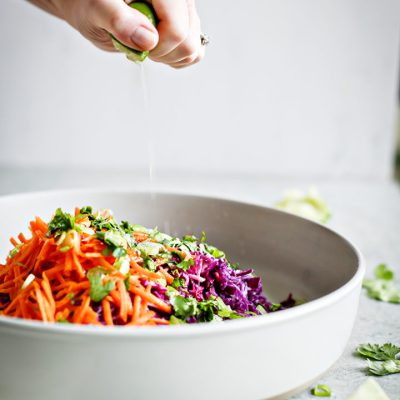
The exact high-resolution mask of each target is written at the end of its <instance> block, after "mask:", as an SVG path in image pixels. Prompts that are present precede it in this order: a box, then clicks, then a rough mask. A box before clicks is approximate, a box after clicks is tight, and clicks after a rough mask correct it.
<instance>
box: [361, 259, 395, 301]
mask: <svg viewBox="0 0 400 400" xmlns="http://www.w3.org/2000/svg"><path fill="white" fill-rule="evenodd" d="M375 277H376V279H364V281H363V288H364V289H367V294H368V296H369V297H370V298H371V299H375V300H380V301H385V302H387V303H397V304H400V288H399V287H398V285H397V284H396V283H395V282H394V273H393V271H392V270H391V269H389V268H388V267H387V266H386V265H385V264H379V265H378V266H377V267H376V268H375Z"/></svg>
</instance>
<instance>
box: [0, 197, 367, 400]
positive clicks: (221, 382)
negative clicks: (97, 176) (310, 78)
mask: <svg viewBox="0 0 400 400" xmlns="http://www.w3.org/2000/svg"><path fill="white" fill-rule="evenodd" d="M84 205H93V206H94V207H95V208H111V209H112V210H113V211H114V213H115V215H116V217H117V219H128V220H129V221H132V222H135V223H139V224H143V225H146V226H158V227H159V228H160V230H165V231H167V232H169V233H171V234H174V235H182V234H190V233H194V234H197V235H198V234H201V231H202V230H203V229H204V230H205V231H206V233H207V239H208V242H210V243H213V244H215V245H216V246H217V247H219V248H221V249H223V250H225V251H226V252H227V254H228V255H229V257H230V258H231V260H232V261H238V262H240V263H241V265H242V266H243V267H244V266H246V267H247V266H250V267H255V269H256V271H257V273H258V274H260V275H261V276H262V278H263V283H264V287H265V291H266V293H267V295H268V296H270V298H272V300H275V301H279V300H282V299H284V298H285V297H286V296H287V294H288V293H289V292H292V293H293V294H294V296H295V297H296V298H305V299H307V300H308V302H307V303H306V304H304V305H301V306H298V307H295V308H292V309H289V310H285V311H281V312H277V313H274V314H269V315H265V316H259V317H251V318H246V319H242V320H235V321H228V322H223V323H219V324H212V323H204V324H199V325H188V326H170V327H153V328H124V327H115V328H108V327H104V328H99V327H90V326H79V325H75V326H74V325H64V324H53V325H46V324H43V323H40V322H33V321H26V320H18V319H12V318H7V317H0V354H1V361H2V366H1V373H0V398H1V399H2V400H22V399H25V398H26V399H28V398H29V399H30V400H39V399H40V400H55V399H57V400H64V399H65V400H72V399H73V400H84V399H85V400H88V399H89V400H91V399H95V400H103V399H132V400H133V399H138V400H146V399H152V400H157V399H174V400H180V399H185V400H187V399H191V400H195V399H199V400H204V399H207V400H213V399H218V400H222V399H223V400H225V399H230V400H234V399H238V400H247V399H249V400H257V399H265V398H285V396H288V395H289V394H291V393H294V392H295V391H296V390H299V389H301V388H304V387H305V386H306V385H307V384H310V383H311V382H312V381H313V380H315V379H316V378H317V377H319V376H320V375H321V374H322V373H324V372H325V371H326V370H327V369H328V368H329V367H330V366H331V365H332V364H333V363H334V362H335V361H336V360H337V359H338V358H339V357H340V355H341V354H342V352H343V350H344V348H345V345H346V342H347V340H348V338H349V336H350V333H351V330H352V327H353V323H354V319H355V316H356V312H357V305H358V299H359V292H360V288H361V282H362V277H363V274H364V266H363V262H362V258H361V255H360V253H359V252H358V251H357V249H356V248H355V247H354V246H353V245H352V244H351V243H349V242H348V241H347V240H346V239H344V238H343V237H342V236H340V235H338V234H337V233H335V232H333V231H332V230H330V229H328V228H326V227H324V226H321V225H318V224H315V223H312V222H310V221H307V220H305V219H302V218H299V217H295V216H292V215H289V214H286V213H283V212H281V211H277V210H273V209H269V208H264V207H260V206H255V205H250V204H243V203H238V202H234V201H228V200H221V199H213V198H205V197H197V196H185V195H176V194H153V195H149V194H148V193H147V194H146V193H132V192H110V191H108V192H104V191H66V192H42V193H33V194H21V195H13V196H6V197H2V198H0V224H1V226H0V227H1V247H0V249H1V256H2V259H4V256H5V255H6V254H7V251H8V250H9V249H10V245H9V243H8V238H9V237H10V236H13V235H15V234H17V233H19V232H20V231H25V232H26V231H27V229H26V226H27V223H28V221H30V219H31V218H32V217H33V216H35V215H39V216H42V217H43V218H45V219H46V218H50V216H51V214H52V213H53V211H54V210H55V209H56V208H57V207H63V208H65V209H69V210H71V211H72V210H73V208H74V206H84Z"/></svg>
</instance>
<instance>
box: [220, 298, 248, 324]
mask: <svg viewBox="0 0 400 400" xmlns="http://www.w3.org/2000/svg"><path fill="white" fill-rule="evenodd" d="M216 302H217V307H218V315H219V316H220V317H221V318H228V319H237V318H242V316H241V315H240V314H238V313H237V312H235V311H233V310H232V308H231V307H230V306H228V305H226V304H225V303H224V301H223V300H222V299H221V297H217V299H216Z"/></svg>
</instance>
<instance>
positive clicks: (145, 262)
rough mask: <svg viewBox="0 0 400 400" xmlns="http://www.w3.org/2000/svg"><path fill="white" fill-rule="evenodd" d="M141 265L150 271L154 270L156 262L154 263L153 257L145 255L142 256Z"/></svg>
mask: <svg viewBox="0 0 400 400" xmlns="http://www.w3.org/2000/svg"><path fill="white" fill-rule="evenodd" d="M143 267H144V268H147V269H148V270H149V271H152V272H154V271H155V270H156V264H155V263H154V261H153V259H152V258H150V257H146V256H145V257H144V258H143Z"/></svg>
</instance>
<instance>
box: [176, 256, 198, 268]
mask: <svg viewBox="0 0 400 400" xmlns="http://www.w3.org/2000/svg"><path fill="white" fill-rule="evenodd" d="M193 264H194V260H193V259H192V258H190V259H189V260H186V261H181V262H180V263H179V264H177V265H176V266H177V268H180V269H182V270H184V271H187V270H188V269H189V268H190V267H191V266H192V265H193Z"/></svg>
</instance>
